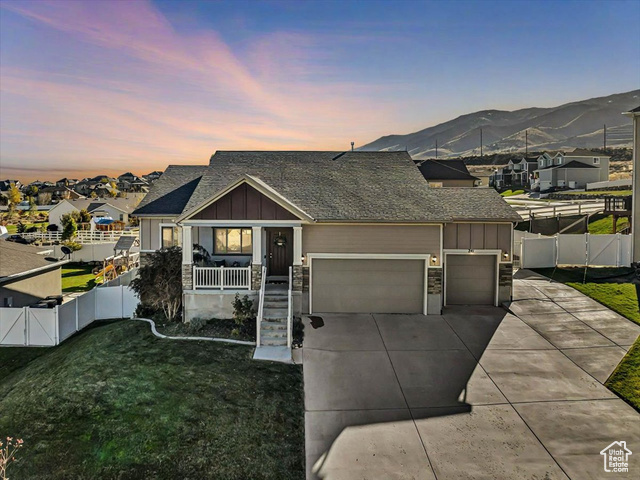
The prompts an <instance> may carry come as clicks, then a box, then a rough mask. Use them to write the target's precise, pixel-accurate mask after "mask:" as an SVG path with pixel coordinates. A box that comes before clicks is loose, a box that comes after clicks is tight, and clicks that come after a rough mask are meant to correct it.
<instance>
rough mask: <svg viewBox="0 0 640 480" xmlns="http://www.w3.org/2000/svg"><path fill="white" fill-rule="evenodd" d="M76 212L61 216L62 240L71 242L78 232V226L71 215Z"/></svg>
mask: <svg viewBox="0 0 640 480" xmlns="http://www.w3.org/2000/svg"><path fill="white" fill-rule="evenodd" d="M74 213H78V212H72V213H67V214H66V215H63V216H62V218H61V219H60V221H61V222H62V240H72V239H73V237H75V236H76V232H77V231H78V224H77V223H76V220H75V218H73V214H74Z"/></svg>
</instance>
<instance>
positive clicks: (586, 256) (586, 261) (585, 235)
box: [584, 232, 589, 267]
mask: <svg viewBox="0 0 640 480" xmlns="http://www.w3.org/2000/svg"><path fill="white" fill-rule="evenodd" d="M584 241H585V259H584V265H585V267H586V266H588V265H589V233H588V232H587V233H585V234H584Z"/></svg>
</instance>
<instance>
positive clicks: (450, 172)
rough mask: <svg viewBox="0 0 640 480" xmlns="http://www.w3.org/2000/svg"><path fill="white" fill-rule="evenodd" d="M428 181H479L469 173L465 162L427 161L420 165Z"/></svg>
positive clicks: (457, 160) (419, 167)
mask: <svg viewBox="0 0 640 480" xmlns="http://www.w3.org/2000/svg"><path fill="white" fill-rule="evenodd" d="M418 169H419V170H420V173H422V176H423V177H424V178H425V179H427V180H478V178H477V177H474V176H473V175H471V174H470V173H469V170H468V169H467V166H466V165H465V163H464V160H459V159H456V160H425V161H423V162H421V163H420V164H419V165H418Z"/></svg>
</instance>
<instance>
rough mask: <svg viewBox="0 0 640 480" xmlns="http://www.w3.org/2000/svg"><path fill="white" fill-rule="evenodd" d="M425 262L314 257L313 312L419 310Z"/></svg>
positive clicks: (312, 268)
mask: <svg viewBox="0 0 640 480" xmlns="http://www.w3.org/2000/svg"><path fill="white" fill-rule="evenodd" d="M424 263H425V262H424V260H380V259H375V260H373V259H371V260H369V259H357V260H356V259H345V260H339V259H335V260H334V259H316V260H313V264H312V267H311V275H312V278H311V295H312V299H311V301H312V308H313V311H314V312H318V313H320V312H326V313H330V312H343V313H422V311H423V298H424V297H423V295H424Z"/></svg>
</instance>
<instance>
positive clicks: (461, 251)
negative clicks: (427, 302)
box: [442, 248, 508, 307]
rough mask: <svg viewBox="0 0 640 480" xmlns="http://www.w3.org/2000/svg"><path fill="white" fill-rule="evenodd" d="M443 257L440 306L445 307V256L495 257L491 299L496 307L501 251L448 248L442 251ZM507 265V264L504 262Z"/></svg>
mask: <svg viewBox="0 0 640 480" xmlns="http://www.w3.org/2000/svg"><path fill="white" fill-rule="evenodd" d="M443 255H444V262H443V266H444V271H443V275H442V305H443V306H445V307H446V306H447V261H446V259H447V255H495V256H496V278H495V283H494V287H495V291H494V298H493V306H494V307H497V306H499V305H498V299H499V295H498V294H499V288H500V263H501V262H500V257H501V256H502V250H482V249H476V250H474V249H458V248H448V249H444V250H443ZM505 263H508V262H505Z"/></svg>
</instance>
